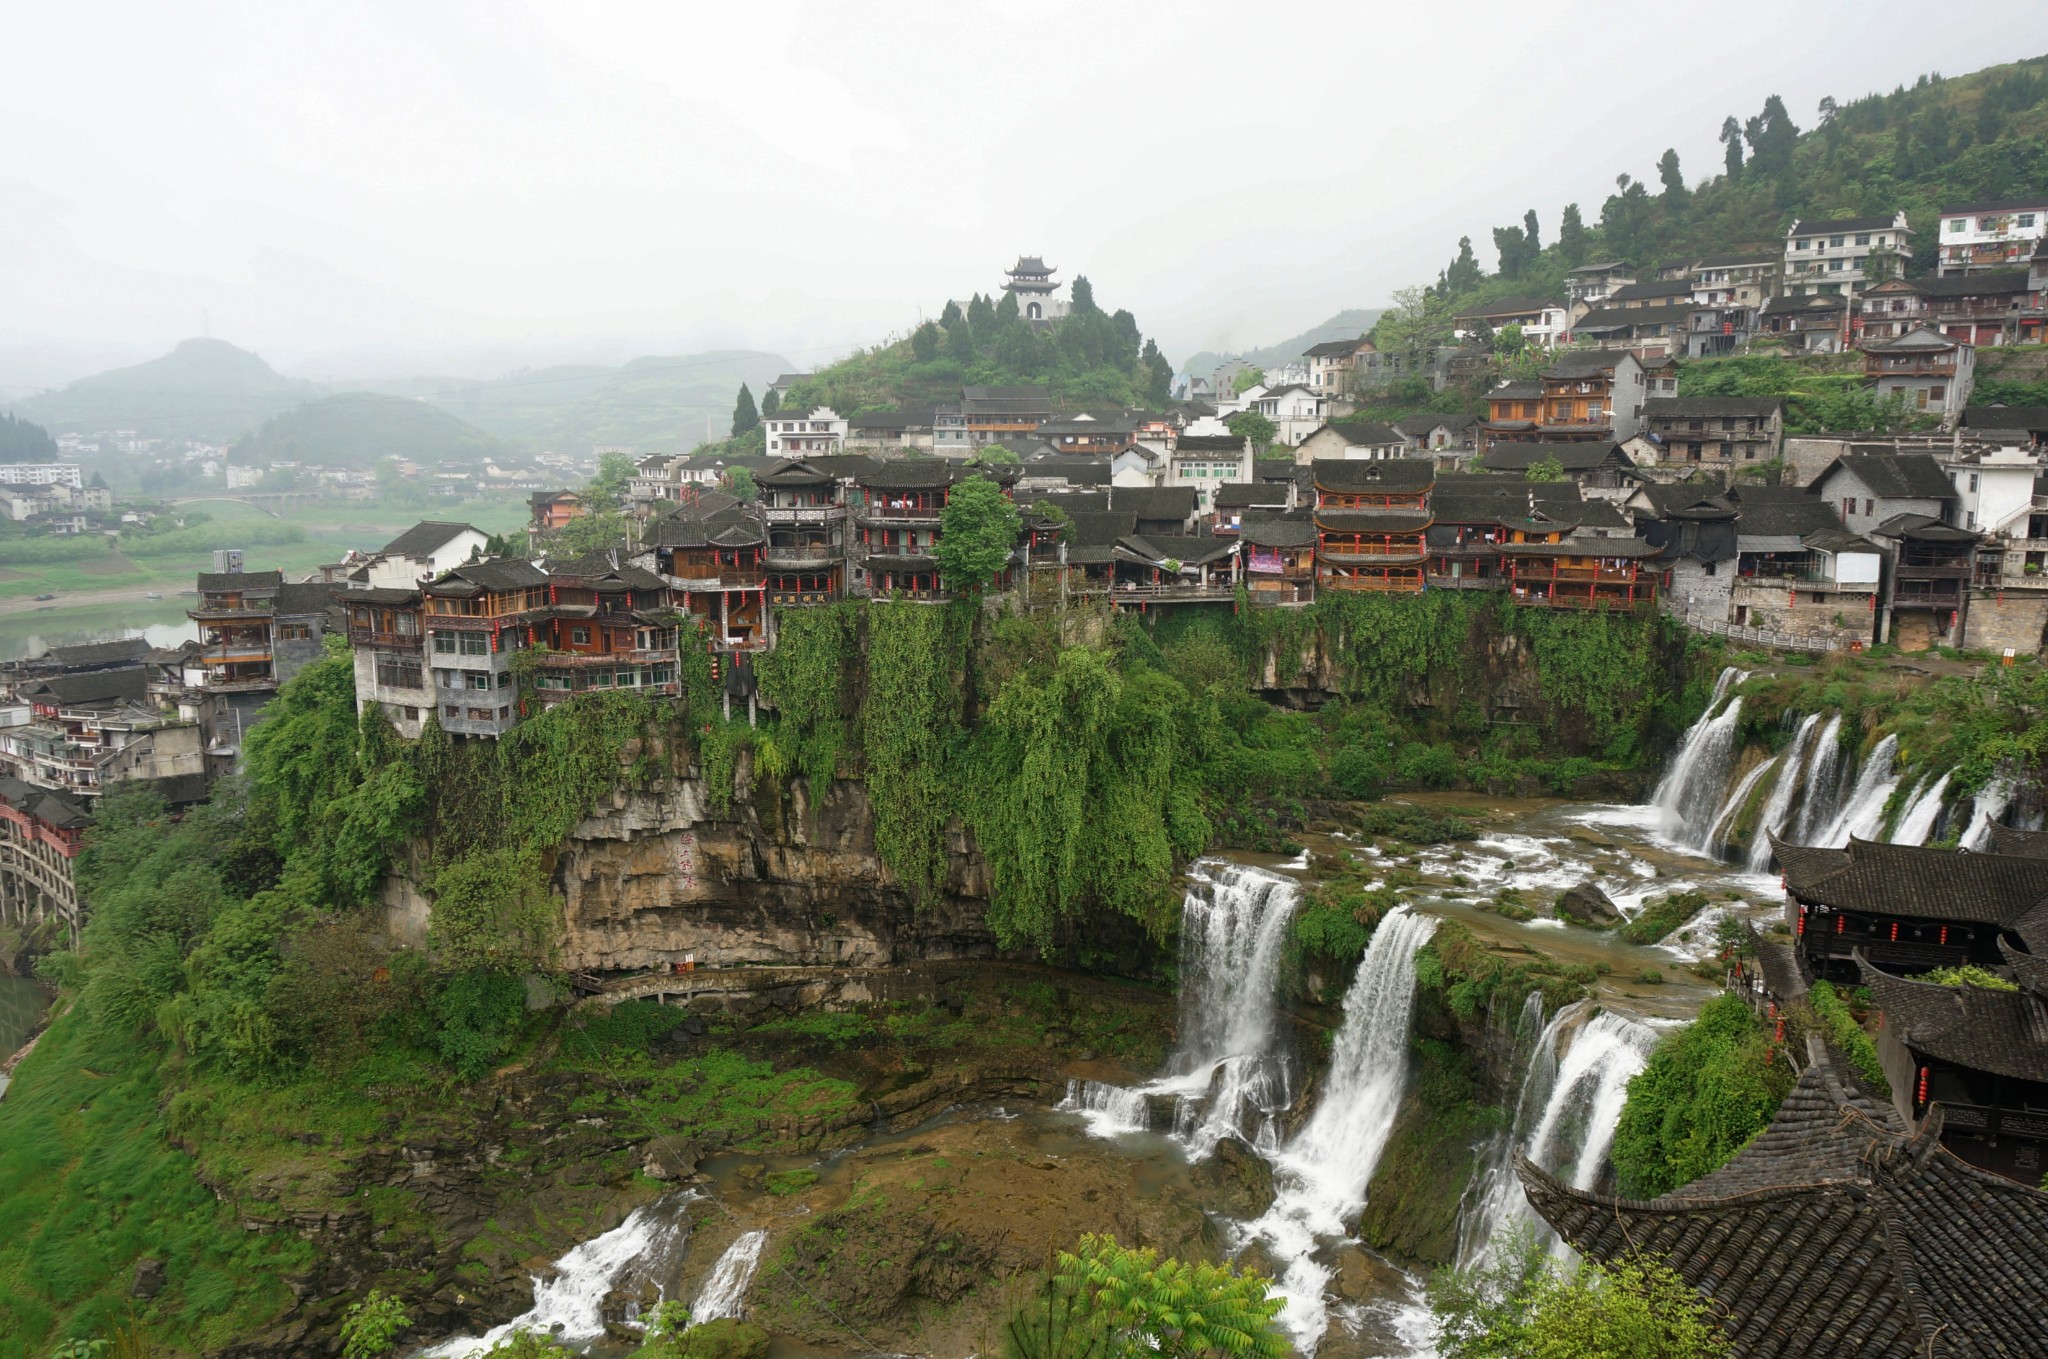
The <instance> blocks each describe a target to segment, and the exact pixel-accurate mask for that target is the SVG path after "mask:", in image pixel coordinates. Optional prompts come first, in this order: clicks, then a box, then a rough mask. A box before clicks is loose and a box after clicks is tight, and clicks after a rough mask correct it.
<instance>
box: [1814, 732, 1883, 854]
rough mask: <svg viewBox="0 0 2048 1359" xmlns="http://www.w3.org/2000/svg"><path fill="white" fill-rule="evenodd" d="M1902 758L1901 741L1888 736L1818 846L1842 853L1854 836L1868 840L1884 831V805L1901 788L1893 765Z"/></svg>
mask: <svg viewBox="0 0 2048 1359" xmlns="http://www.w3.org/2000/svg"><path fill="white" fill-rule="evenodd" d="M1898 754H1899V738H1898V737H1896V736H1887V737H1885V738H1884V739H1883V740H1882V741H1879V742H1878V743H1877V747H1876V749H1874V750H1872V751H1871V752H1870V758H1869V759H1867V760H1865V761H1864V762H1863V767H1862V768H1861V769H1859V770H1857V771H1856V783H1855V786H1854V787H1852V788H1851V789H1850V790H1849V800H1848V801H1847V802H1845V803H1843V804H1842V810H1841V811H1840V812H1839V813H1837V814H1836V816H1835V819H1834V820H1833V821H1832V822H1830V823H1829V824H1828V828H1827V829H1826V830H1825V831H1823V832H1822V833H1821V837H1820V839H1819V840H1818V841H1816V842H1815V843H1817V844H1821V845H1825V846H1827V847H1828V848H1830V849H1840V848H1841V847H1842V846H1843V845H1846V844H1848V843H1849V840H1850V838H1851V837H1852V836H1853V837H1855V838H1856V839H1858V840H1868V839H1871V838H1872V837H1874V836H1875V835H1876V834H1877V833H1878V831H1879V830H1881V829H1882V828H1883V826H1884V805H1885V803H1887V802H1889V801H1890V800H1891V796H1892V792H1893V790H1894V789H1896V788H1897V787H1898V786H1899V781H1898V780H1897V779H1896V778H1893V777H1892V763H1893V761H1895V760H1896V759H1897V758H1898Z"/></svg>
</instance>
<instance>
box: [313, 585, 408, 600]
mask: <svg viewBox="0 0 2048 1359" xmlns="http://www.w3.org/2000/svg"><path fill="white" fill-rule="evenodd" d="M334 602H335V603H337V604H417V603H419V602H420V592H419V591H418V590H400V589H396V588H394V587H391V586H383V585H377V586H370V587H368V588H366V589H358V590H342V591H339V592H337V593H336V594H335V596H334Z"/></svg>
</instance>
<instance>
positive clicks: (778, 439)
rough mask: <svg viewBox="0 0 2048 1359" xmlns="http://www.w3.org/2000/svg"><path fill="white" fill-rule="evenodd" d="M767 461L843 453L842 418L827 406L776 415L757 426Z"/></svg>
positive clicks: (844, 432) (777, 413)
mask: <svg viewBox="0 0 2048 1359" xmlns="http://www.w3.org/2000/svg"><path fill="white" fill-rule="evenodd" d="M761 428H762V430H763V431H765V432H766V434H767V436H768V448H767V452H768V456H769V457H771V458H808V457H814V456H816V455H817V454H820V453H844V452H845V451H846V417H845V416H843V415H841V414H840V413H839V412H838V411H835V410H833V409H832V408H831V407H830V406H819V407H818V408H817V409H815V410H811V411H777V412H776V413H775V414H773V415H771V416H769V417H768V418H767V419H765V420H763V421H762V422H761Z"/></svg>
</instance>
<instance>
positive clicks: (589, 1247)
mask: <svg viewBox="0 0 2048 1359" xmlns="http://www.w3.org/2000/svg"><path fill="white" fill-rule="evenodd" d="M697 1197H699V1195H698V1194H697V1193H696V1191H694V1190H690V1191H686V1192H684V1193H681V1194H675V1195H671V1196H669V1197H668V1198H665V1199H662V1200H660V1201H658V1202H656V1203H651V1204H648V1205H647V1206H646V1207H644V1208H638V1209H635V1210H634V1212H633V1213H632V1215H631V1216H630V1217H628V1218H627V1219H626V1220H625V1221H624V1222H621V1223H620V1224H619V1225H618V1226H616V1227H614V1228H612V1229H611V1230H610V1231H608V1232H606V1233H604V1234H603V1235H602V1236H594V1237H592V1238H591V1239H590V1240H588V1241H585V1242H582V1243H580V1244H579V1245H576V1246H574V1247H572V1248H571V1249H570V1250H569V1252H568V1254H566V1255H564V1256H563V1257H562V1258H561V1259H559V1260H557V1261H555V1273H554V1276H553V1277H552V1278H538V1277H536V1278H535V1279H534V1281H533V1306H532V1307H530V1308H528V1309H527V1310H526V1311H525V1312H523V1313H521V1314H520V1315H518V1316H516V1317H514V1318H512V1319H511V1320H510V1321H508V1322H506V1323H505V1324H504V1325H502V1326H494V1327H492V1328H491V1329H490V1330H488V1331H485V1332H484V1333H483V1334H482V1335H480V1336H458V1337H456V1338H455V1339H452V1340H446V1341H443V1342H442V1343H441V1344H439V1345H435V1346H434V1347H432V1348H431V1349H428V1350H424V1351H422V1352H421V1359H458V1357H459V1356H467V1355H478V1354H482V1353H484V1352H485V1351H487V1350H489V1349H490V1348H491V1346H493V1345H495V1344H497V1343H498V1342H499V1341H500V1340H503V1339H504V1338H505V1337H507V1336H509V1335H511V1334H512V1333H513V1332H514V1331H533V1332H535V1333H536V1334H539V1335H545V1336H551V1337H552V1338H554V1339H555V1340H558V1341H560V1342H561V1343H563V1344H565V1345H570V1346H576V1345H582V1344H587V1343H589V1342H590V1341H593V1340H596V1339H597V1338H599V1337H600V1336H602V1335H603V1334H604V1310H603V1309H604V1300H605V1298H606V1296H607V1295H608V1294H610V1293H611V1292H612V1291H613V1290H614V1289H617V1288H619V1287H621V1286H623V1285H626V1284H628V1283H630V1282H632V1281H633V1280H634V1279H635V1278H636V1277H649V1276H653V1275H655V1274H658V1272H659V1271H661V1270H662V1269H663V1268H664V1267H665V1266H666V1265H667V1264H668V1262H669V1261H670V1260H672V1259H673V1258H674V1256H675V1251H676V1248H677V1247H678V1246H679V1245H681V1244H682V1242H683V1240H684V1238H685V1237H686V1236H687V1235H688V1230H689V1219H688V1217H687V1216H686V1215H685V1214H684V1212H683V1205H685V1204H687V1203H689V1202H690V1201H691V1200H692V1199H695V1198H697Z"/></svg>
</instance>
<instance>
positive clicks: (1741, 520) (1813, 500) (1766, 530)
mask: <svg viewBox="0 0 2048 1359" xmlns="http://www.w3.org/2000/svg"><path fill="white" fill-rule="evenodd" d="M1737 509H1738V510H1739V511H1740V513H1738V514H1737V516H1736V519H1735V531H1736V533H1738V534H1740V535H1741V536H1742V537H1745V538H1774V537H1775V538H1784V537H1792V538H1803V537H1805V536H1806V535H1807V534H1809V533H1812V532H1814V531H1816V530H1818V529H1829V528H1840V527H1841V525H1842V521H1841V520H1839V519H1837V518H1836V517H1835V510H1834V506H1832V505H1830V504H1828V503H1827V502H1826V501H1825V500H1822V499H1821V498H1820V497H1818V496H1811V495H1808V496H1799V497H1796V498H1793V497H1787V498H1784V499H1773V500H1759V501H1755V502H1750V501H1743V502H1740V503H1739V504H1738V505H1737Z"/></svg>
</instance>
